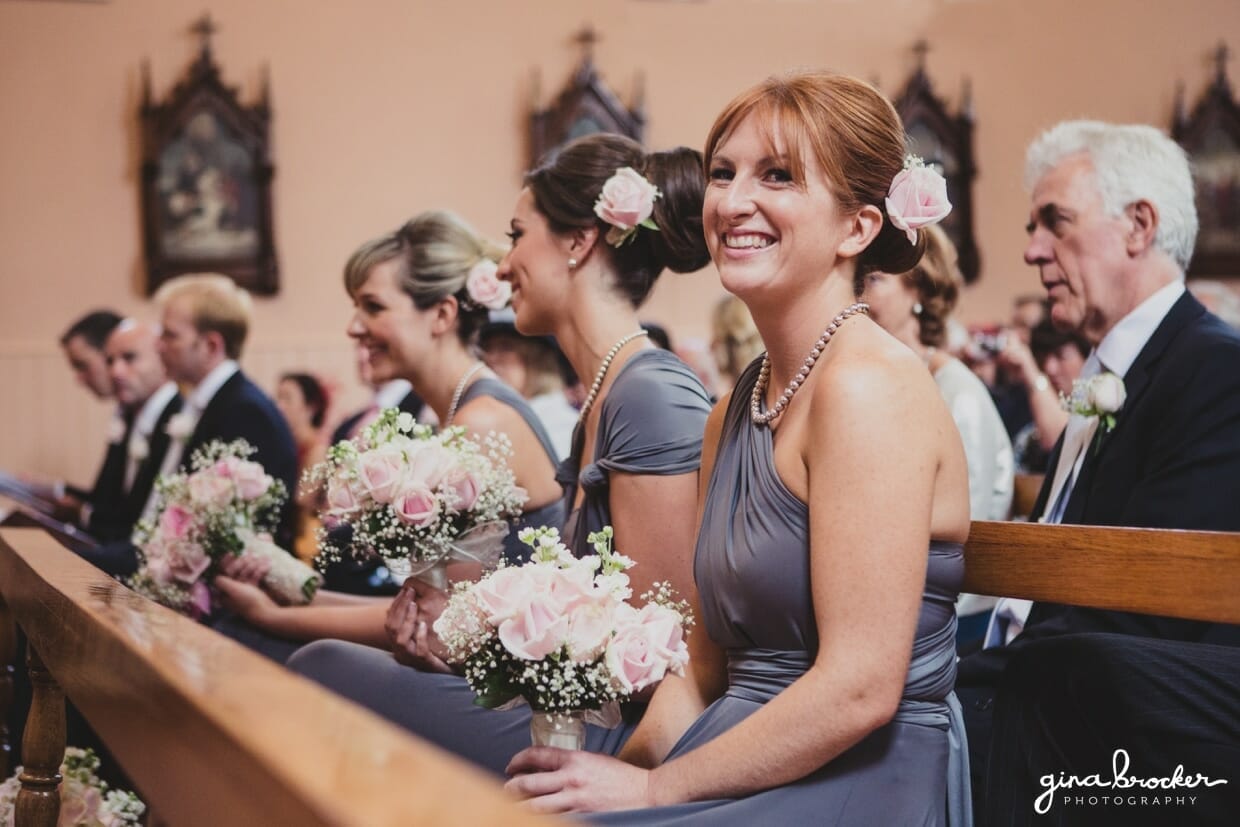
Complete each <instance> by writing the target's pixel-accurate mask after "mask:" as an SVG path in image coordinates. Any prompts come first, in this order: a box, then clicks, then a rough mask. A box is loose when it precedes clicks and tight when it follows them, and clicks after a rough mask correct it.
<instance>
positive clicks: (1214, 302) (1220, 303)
mask: <svg viewBox="0 0 1240 827" xmlns="http://www.w3.org/2000/svg"><path fill="white" fill-rule="evenodd" d="M1188 289H1189V292H1191V293H1192V294H1193V296H1194V297H1196V299H1197V301H1199V302H1201V303H1202V305H1204V306H1205V308H1206V310H1209V311H1210V312H1211V313H1213V314H1214V315H1215V316H1218V317H1219V318H1220V319H1222V320H1223V321H1225V322H1227V324H1229V325H1231V326H1232V327H1234V328H1236V329H1237V330H1240V293H1238V292H1236V291H1235V290H1233V289H1232V288H1230V287H1228V286H1227V285H1226V284H1223V283H1222V282H1221V281H1212V280H1210V279H1193V280H1192V281H1191V282H1189V284H1188Z"/></svg>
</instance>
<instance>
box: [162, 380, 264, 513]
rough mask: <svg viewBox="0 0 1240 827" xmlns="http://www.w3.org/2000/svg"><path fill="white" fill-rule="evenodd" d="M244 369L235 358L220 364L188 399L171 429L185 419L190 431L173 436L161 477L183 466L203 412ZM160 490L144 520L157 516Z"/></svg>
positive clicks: (175, 417)
mask: <svg viewBox="0 0 1240 827" xmlns="http://www.w3.org/2000/svg"><path fill="white" fill-rule="evenodd" d="M240 369H241V366H240V365H238V364H237V363H236V361H235V360H233V359H225V360H224V361H223V362H220V363H219V364H218V365H216V366H215V367H214V368H212V369H211V372H210V373H208V374H207V375H206V376H204V377H203V378H202V381H201V382H199V383H198V384H197V385H196V386H195V387H194V389H193V390H192V391H190V393H189V394H188V395H186V397H185V404H184V405H182V406H181V412H180V413H179V414H177V415H176V416H174V417H173V418H172V420H171V421H169V428H170V429H171V427H172V422H173V421H175V420H176V419H177V418H178V417H182V422H183V423H185V425H186V428H185V431H184V433H183V435H182V436H181V437H180V438H178V437H177V436H176V434H172V433H171V430H170V431H169V433H170V435H171V436H172V441H171V442H169V443H168V453H166V454H164V462H163V464H162V465H160V466H159V475H160V476H161V477H167V476H171V475H172V474H175V473H176V472H177V469H178V468H180V467H181V455H182V454H184V453H185V445H186V443H188V442H189V438H190V436H192V435H193V431H194V428H196V427H197V426H198V420H199V418H201V417H202V412H203V411H204V410H206V408H207V405H209V404H210V403H211V400H212V399H214V398H215V395H216V394H217V393H219V390H220V388H222V387H223V386H224V383H225V382H227V381H228V380H229V379H231V378H232V377H233V374H235V373H236V372H237V371H239V370H240ZM156 493H157V489H155V488H152V489H151V496H149V497H148V498H147V500H146V507H145V508H143V509H142V519H144V520H146V519H150V518H151V517H154V516H155V513H154V512H155V502H156V499H157V497H156Z"/></svg>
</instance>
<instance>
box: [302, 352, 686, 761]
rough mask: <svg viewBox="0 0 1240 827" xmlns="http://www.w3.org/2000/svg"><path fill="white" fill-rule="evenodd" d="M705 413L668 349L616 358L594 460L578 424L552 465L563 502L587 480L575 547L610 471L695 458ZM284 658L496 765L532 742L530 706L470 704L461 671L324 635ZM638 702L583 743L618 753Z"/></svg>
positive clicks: (679, 467) (573, 520) (572, 518)
mask: <svg viewBox="0 0 1240 827" xmlns="http://www.w3.org/2000/svg"><path fill="white" fill-rule="evenodd" d="M709 413H710V400H709V398H708V397H707V395H706V391H705V389H704V388H703V387H702V383H701V382H700V381H699V380H698V378H697V377H696V376H695V375H694V373H693V372H692V371H691V370H689V368H688V367H686V366H685V364H684V363H683V362H681V361H680V360H679V359H678V358H676V356H674V355H673V354H671V353H669V352H667V351H664V350H643V351H640V352H638V353H636V354H634V355H633V356H632V357H631V358H630V359H629V360H628V361H627V362H625V363H624V364H623V365H622V366H621V367H620V368H619V370H618V372H617V374H616V378H615V379H614V380H613V382H612V386H611V389H610V391H609V392H608V394H607V396H606V397H605V398H604V399H603V401H602V403H601V405H600V408H599V428H598V434H597V437H596V439H595V446H596V447H595V458H594V460H593V461H592V462H590V463H588V464H586V465H584V466H582V465H581V459H582V457H581V454H582V450H583V440H584V435H583V433H582V431H581V429H580V428H578V430H577V433H575V434H574V436H573V451H572V454H571V455H570V456H569V458H568V459H567V460H565V461H564V463H563V464H562V465H561V466H560V469H559V473H558V474H557V478H558V479H560V481H561V482H563V483H565V497H564V500H563V503H565V504H569V503H573V502H574V501H575V499H576V496H577V487H578V485H580V487H581V488H582V490H583V499H582V504H581V507H580V508H578V509H576V510H575V511H574V512H573V513H571V514H570V515H569V517H568V520H567V522H566V523H565V527H564V532H563V534H564V537H565V542H566V544H567V545H568V546H569V547H570V548H571V549H573V551H574V553H576V554H578V555H581V554H585V553H588V552H590V551H592V549H591V548H590V546H589V543H588V542H587V540H586V537H587V535H588V534H589V533H590V532H592V531H597V530H598V529H600V528H602V527H603V526H604V525H607V524H609V523H610V522H611V511H610V508H609V507H608V493H609V486H608V475H609V474H611V473H612V472H621V473H629V474H652V475H667V476H670V475H675V474H684V473H688V472H690V471H694V470H695V469H697V468H698V466H699V465H700V464H701V460H702V435H703V432H704V431H705V428H706V417H707V416H708V415H709ZM686 518H687V519H692V517H689V516H688V515H686ZM621 543H623V540H621ZM618 550H620V551H624V548H623V546H622V545H620V546H619V549H618ZM288 667H289V668H290V669H292V670H294V671H296V672H299V673H301V674H302V675H305V676H307V677H309V678H311V679H313V680H315V681H318V682H319V683H321V684H323V685H324V686H326V687H327V688H329V689H331V690H333V691H334V692H336V693H338V694H340V695H343V696H344V697H346V698H349V699H350V700H352V701H355V702H357V703H359V704H361V705H362V706H365V707H368V708H369V709H370V710H372V711H373V712H376V713H378V714H379V715H381V716H383V717H385V718H387V719H388V720H390V721H392V722H393V723H395V724H398V725H400V726H402V727H405V728H406V729H408V730H410V731H412V732H413V733H414V734H416V735H418V736H420V737H422V738H425V739H426V740H428V741H431V742H432V743H435V744H437V745H439V746H441V747H443V748H444V749H447V750H449V751H451V752H455V753H456V754H458V755H460V756H462V757H464V758H466V759H468V760H470V761H472V762H474V763H475V764H477V765H479V766H481V767H483V768H485V769H489V770H491V771H492V772H494V773H497V774H502V773H503V772H504V768H505V767H506V766H507V765H508V762H509V760H510V759H511V758H512V756H514V755H516V754H517V753H518V752H520V751H521V750H522V749H524V748H525V747H527V746H529V744H530V729H529V728H530V710H529V707H527V706H524V705H522V706H520V707H518V708H516V709H510V710H505V711H503V712H499V711H496V710H491V709H483V708H482V707H480V706H476V705H475V704H474V702H473V701H474V693H473V691H472V690H470V688H469V685H468V684H467V683H466V682H465V679H464V678H461V677H458V676H456V675H444V674H438V673H432V672H420V671H418V670H416V669H414V668H412V667H408V666H403V665H401V664H399V663H397V662H396V659H395V658H394V657H393V656H392V655H391V653H389V652H384V651H380V650H378V649H374V648H371V647H367V646H358V645H356V644H353V643H345V642H343V641H336V640H322V641H316V642H315V643H311V644H309V645H307V646H305V647H303V648H302V649H300V650H299V651H298V652H296V653H295V654H294V655H293V657H291V658H290V659H289V661H288ZM642 711H644V706H641V705H638V704H630V705H626V707H625V708H624V709H623V716H624V720H623V722H622V723H621V724H620V725H619V726H618V727H616V728H614V729H602V728H600V727H595V726H587V727H586V748H587V749H589V750H591V751H593V752H603V753H609V754H615V753H616V752H618V751H619V750H620V747H622V746H623V745H624V742H625V741H626V740H627V739H628V736H629V735H630V734H631V733H632V731H633V728H634V727H635V726H636V725H637V722H638V720H640V717H641V713H642Z"/></svg>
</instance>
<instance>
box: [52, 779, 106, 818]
mask: <svg viewBox="0 0 1240 827" xmlns="http://www.w3.org/2000/svg"><path fill="white" fill-rule="evenodd" d="M91 793H94V795H93V796H92V795H91ZM60 799H61V800H60V818H59V819H57V821H56V824H57V825H58V827H59V825H61V824H64V825H70V826H71V827H76V825H78V824H89V823H90V822H91V821H93V820H94V816H95V812H96V811H97V810H98V808H99V804H100V803H101V801H102V799H101V798H100V797H99V791H98V790H96V789H95V788H94V787H87V786H85V785H84V784H80V783H78V782H77V781H65V782H64V783H62V784H61V787H60Z"/></svg>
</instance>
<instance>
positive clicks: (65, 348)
mask: <svg viewBox="0 0 1240 827" xmlns="http://www.w3.org/2000/svg"><path fill="white" fill-rule="evenodd" d="M120 321H121V317H120V316H119V315H117V314H116V313H114V312H112V311H111V310H95V311H92V312H90V313H87V314H86V315H84V316H82V317H81V318H79V319H77V320H76V321H75V322H74V323H73V324H71V325H70V326H69V328H68V329H67V330H66V331H65V332H64V333H63V334H61V337H60V348H61V352H63V353H64V355H65V360H66V361H67V362H68V363H69V368H70V370H72V371H73V378H74V379H75V380H76V381H77V383H78V384H79V385H81V386H82V387H84V388H86V390H88V391H90V392H91V394H92V395H93V396H94V397H95V398H96V399H110V398H111V397H112V380H111V378H110V377H109V376H108V366H107V359H106V357H105V356H104V353H103V346H104V343H105V342H107V340H108V336H109V335H110V334H111V333H112V331H113V330H115V329H116V326H117V325H118V324H120ZM120 418H121V411H119V410H118V411H117V413H116V415H115V417H114V421H113V424H112V425H111V426H110V428H109V430H110V432H111V433H114V432H115V431H116V429H117V427H118V426H117V425H116V422H117V421H119V420H120ZM18 476H19V478H20V479H22V481H23V483H24V484H25V485H26V486H27V490H28V491H29V493H30V494H31V495H33V496H34V497H35V498H36V499H38V500H40V501H42V502H43V503H45V504H46V505H45V508H46V510H48V511H49V512H50V513H52V514H53V516H55V518H56V519H58V520H64V521H66V522H70V523H78V524H80V525H82V526H83V527H85V526H86V524H87V522H88V517H89V506H90V500H91V498H92V491H91V490H87V489H84V488H80V487H78V486H76V485H71V484H69V483H67V482H65V481H64V480H56V481H52V482H47V481H45V480H41V479H39V478H38V477H37V475H28V474H20V475H18ZM84 509H86V510H84Z"/></svg>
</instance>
